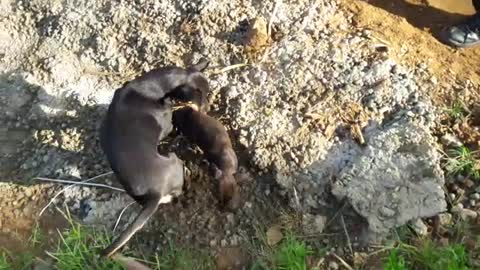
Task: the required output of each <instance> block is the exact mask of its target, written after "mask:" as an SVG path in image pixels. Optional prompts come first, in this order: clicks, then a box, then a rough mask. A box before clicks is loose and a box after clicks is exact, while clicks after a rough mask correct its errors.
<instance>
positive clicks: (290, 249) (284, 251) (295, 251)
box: [275, 233, 313, 270]
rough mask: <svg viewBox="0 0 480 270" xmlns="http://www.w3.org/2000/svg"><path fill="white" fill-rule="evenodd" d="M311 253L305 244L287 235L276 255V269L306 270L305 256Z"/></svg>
mask: <svg viewBox="0 0 480 270" xmlns="http://www.w3.org/2000/svg"><path fill="white" fill-rule="evenodd" d="M311 254H313V251H312V250H310V249H309V248H307V246H306V244H305V242H302V241H298V240H297V239H295V237H294V236H293V235H292V234H290V233H289V234H287V237H286V238H285V239H284V241H283V243H282V244H281V245H280V247H279V250H278V252H277V254H276V256H275V257H276V259H275V261H276V269H278V270H306V269H307V256H308V255H311Z"/></svg>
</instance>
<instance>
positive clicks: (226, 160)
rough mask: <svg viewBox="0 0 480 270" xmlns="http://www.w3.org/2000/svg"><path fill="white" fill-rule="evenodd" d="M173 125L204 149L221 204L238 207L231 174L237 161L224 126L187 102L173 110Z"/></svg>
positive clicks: (235, 170)
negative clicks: (216, 182) (216, 184)
mask: <svg viewBox="0 0 480 270" xmlns="http://www.w3.org/2000/svg"><path fill="white" fill-rule="evenodd" d="M173 125H174V126H175V127H176V128H177V129H178V131H180V133H182V134H183V135H184V136H185V137H186V138H187V139H188V140H189V141H190V142H192V143H194V144H196V145H198V146H199V147H200V149H202V151H203V152H204V155H205V158H206V159H207V160H208V161H209V163H210V166H211V169H212V171H213V174H214V177H215V179H217V180H218V181H219V183H218V189H219V197H220V203H221V205H222V206H223V207H226V208H227V209H230V210H234V209H236V208H238V206H239V204H240V196H239V190H238V189H239V188H238V185H237V182H236V180H235V177H234V175H235V174H236V173H237V168H238V160H237V155H236V154H235V151H233V147H232V143H231V141H230V138H229V136H228V133H227V130H226V129H225V127H224V126H223V125H222V124H221V123H220V122H219V121H218V120H217V119H215V118H213V117H211V116H208V115H207V114H204V113H202V112H199V111H198V110H197V108H195V106H188V105H187V106H185V107H183V108H180V109H177V110H175V111H174V112H173Z"/></svg>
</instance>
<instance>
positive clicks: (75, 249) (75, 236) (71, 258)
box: [50, 222, 123, 270]
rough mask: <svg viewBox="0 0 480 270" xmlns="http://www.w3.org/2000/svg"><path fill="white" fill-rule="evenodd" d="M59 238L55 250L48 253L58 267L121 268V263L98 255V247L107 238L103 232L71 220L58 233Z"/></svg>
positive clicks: (72, 268) (73, 268)
mask: <svg viewBox="0 0 480 270" xmlns="http://www.w3.org/2000/svg"><path fill="white" fill-rule="evenodd" d="M60 238H61V241H60V243H59V244H58V247H57V250H56V251H55V252H53V253H51V254H50V256H51V257H52V258H54V259H55V261H56V266H57V268H58V269H69V270H76V269H78V270H80V269H123V266H122V265H121V264H119V263H117V262H115V261H112V260H107V259H103V258H100V257H99V255H98V249H99V248H102V247H104V246H105V244H106V243H107V242H108V239H109V237H108V236H107V234H106V233H105V232H99V231H97V230H90V229H88V228H87V227H84V226H82V225H80V224H76V223H73V222H71V224H70V229H69V230H67V231H65V232H63V233H60Z"/></svg>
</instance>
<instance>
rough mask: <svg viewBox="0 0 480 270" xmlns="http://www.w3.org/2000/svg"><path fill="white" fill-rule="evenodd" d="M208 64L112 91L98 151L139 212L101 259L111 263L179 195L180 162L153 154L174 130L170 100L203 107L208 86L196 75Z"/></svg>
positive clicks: (163, 72)
mask: <svg viewBox="0 0 480 270" xmlns="http://www.w3.org/2000/svg"><path fill="white" fill-rule="evenodd" d="M207 65H208V62H206V63H205V62H200V63H198V64H197V65H194V66H193V67H191V68H188V69H182V68H179V67H163V68H159V69H155V70H153V71H150V72H148V73H146V74H144V75H143V76H141V77H139V78H136V79H134V80H133V81H131V82H128V83H126V84H124V85H123V86H122V87H121V88H120V89H118V90H116V91H115V94H114V97H113V100H112V102H111V104H110V106H109V108H108V111H107V115H106V117H105V119H104V121H103V124H102V128H101V130H100V145H101V147H102V149H103V151H104V153H105V155H106V156H107V160H108V162H109V163H110V166H111V167H112V170H113V172H114V173H115V175H116V177H117V179H118V180H119V182H120V184H121V185H122V186H123V187H124V188H125V190H126V192H127V193H128V194H129V195H130V196H131V197H132V198H133V199H135V201H136V202H138V203H139V204H141V205H142V210H141V211H140V213H139V214H138V216H137V217H136V218H135V220H134V221H133V223H132V224H130V225H129V226H128V227H127V228H126V229H125V231H123V232H122V233H121V234H120V236H119V237H118V238H117V239H116V240H115V241H114V242H113V243H112V244H111V245H110V246H108V247H107V248H106V249H105V250H103V251H102V255H103V256H106V257H110V256H111V255H113V254H114V253H115V252H116V251H117V250H118V249H120V248H121V247H122V246H123V245H125V243H127V242H128V240H129V239H130V238H131V237H132V236H133V235H134V234H135V232H137V231H138V230H140V229H141V228H142V227H143V226H144V224H145V223H146V222H147V221H148V219H149V218H150V217H151V216H152V215H153V214H154V213H155V211H156V210H157V208H158V206H159V205H160V204H163V203H169V202H170V201H171V200H172V198H173V197H175V196H178V195H180V194H181V192H182V187H183V182H184V174H183V173H184V169H183V162H182V161H181V160H180V159H179V158H178V157H177V156H176V155H175V154H174V153H169V154H167V155H166V156H163V155H160V154H159V153H158V152H157V145H158V143H159V141H160V140H162V139H163V138H164V137H165V136H167V135H168V133H170V132H171V130H172V129H173V126H172V108H171V103H170V99H172V98H173V99H175V98H178V99H180V100H182V101H187V100H188V99H189V98H193V97H194V98H195V100H193V102H194V103H196V104H197V105H198V106H199V107H203V106H205V104H204V103H206V97H205V96H204V95H203V93H207V91H208V81H207V79H206V78H205V76H204V75H203V74H202V73H201V71H203V69H205V68H206V67H207Z"/></svg>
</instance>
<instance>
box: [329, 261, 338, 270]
mask: <svg viewBox="0 0 480 270" xmlns="http://www.w3.org/2000/svg"><path fill="white" fill-rule="evenodd" d="M328 268H329V269H332V270H337V269H339V266H338V263H336V262H334V261H331V262H329V263H328Z"/></svg>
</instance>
